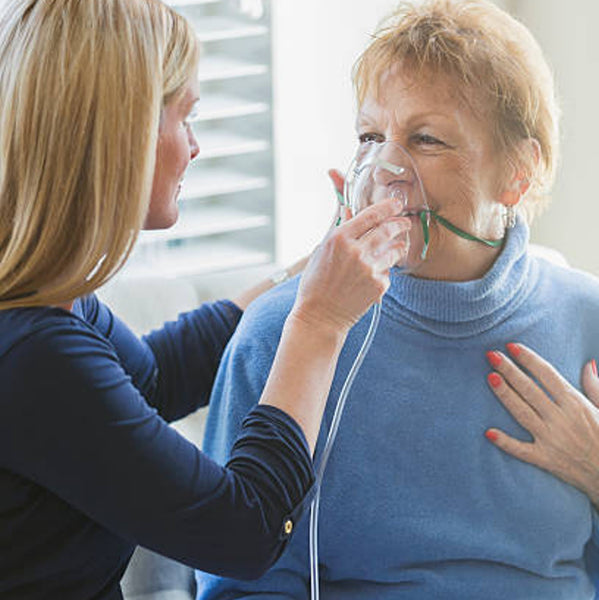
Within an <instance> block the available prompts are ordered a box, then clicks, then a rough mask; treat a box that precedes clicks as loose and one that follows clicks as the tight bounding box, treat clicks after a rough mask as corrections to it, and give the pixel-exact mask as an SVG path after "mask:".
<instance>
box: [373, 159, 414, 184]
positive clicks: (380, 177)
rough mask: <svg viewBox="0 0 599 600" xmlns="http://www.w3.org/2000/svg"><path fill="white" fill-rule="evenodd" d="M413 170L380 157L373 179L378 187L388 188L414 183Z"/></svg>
mask: <svg viewBox="0 0 599 600" xmlns="http://www.w3.org/2000/svg"><path fill="white" fill-rule="evenodd" d="M412 177H413V174H412V169H410V168H409V167H406V166H404V165H402V164H401V163H400V162H391V161H389V160H386V159H384V158H383V157H379V158H378V159H377V161H376V164H375V167H374V174H373V178H374V181H375V183H376V184H377V185H380V186H383V187H388V186H393V185H397V184H401V183H404V184H405V183H410V182H411V181H412Z"/></svg>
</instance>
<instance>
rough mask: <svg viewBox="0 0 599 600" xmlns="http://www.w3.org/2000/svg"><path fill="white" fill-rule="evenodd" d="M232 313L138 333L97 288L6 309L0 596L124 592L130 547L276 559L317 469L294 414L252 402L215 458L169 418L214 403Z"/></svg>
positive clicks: (204, 556) (236, 570)
mask: <svg viewBox="0 0 599 600" xmlns="http://www.w3.org/2000/svg"><path fill="white" fill-rule="evenodd" d="M240 315H241V311H240V310H239V309H238V308H237V307H236V306H235V305H234V304H232V303H230V302H227V301H222V302H217V303H214V304H205V305H203V306H201V307H200V308H198V309H197V310H195V311H192V312H189V313H186V314H183V315H180V317H179V318H178V320H177V321H176V322H173V323H168V324H166V325H165V326H164V327H163V328H162V329H160V330H158V331H155V332H152V333H151V334H149V335H148V336H146V337H144V338H142V339H139V338H138V337H137V336H135V335H134V334H133V333H132V332H131V331H130V330H129V329H128V328H127V327H126V326H125V325H124V324H123V323H122V322H121V321H120V320H119V319H118V318H117V317H115V316H114V315H113V314H112V313H111V311H110V310H109V309H108V308H107V307H106V306H105V305H103V304H102V303H100V302H99V301H98V299H97V298H96V297H95V296H93V295H92V296H90V297H88V298H85V299H81V300H78V301H77V302H76V303H75V306H74V308H73V311H72V312H68V311H65V310H62V309H59V308H49V307H40V308H27V309H12V310H5V311H0V389H1V390H2V393H1V394H0V409H1V415H2V418H1V419H0V597H1V598H19V599H23V600H24V599H28V598H32V599H33V598H61V599H63V600H68V599H71V598H73V599H75V598H76V599H77V600H82V599H85V598H102V599H116V598H121V597H122V595H121V591H120V584H119V582H120V578H121V576H122V573H123V571H124V569H125V567H126V565H127V563H128V560H129V558H130V556H131V554H132V552H133V549H134V547H135V545H137V544H140V545H143V546H146V547H148V548H151V549H153V550H155V551H157V552H159V553H162V554H165V555H167V556H170V557H172V558H175V559H177V560H179V561H181V562H184V563H186V564H188V565H190V566H194V567H198V568H201V569H203V570H206V571H210V572H214V573H220V574H222V575H226V576H233V577H241V578H254V577H258V576H259V575H260V574H261V573H262V572H263V571H264V570H265V569H266V568H267V567H268V566H269V565H270V564H272V563H273V562H274V561H275V560H276V559H277V557H278V556H279V555H280V554H281V552H282V550H283V549H284V547H285V545H286V543H287V539H288V538H289V535H290V533H291V531H292V530H293V527H292V526H293V524H294V522H295V521H296V520H297V519H298V518H299V516H300V514H301V512H302V511H303V507H304V505H305V503H306V495H307V493H308V491H309V490H310V488H311V487H312V483H313V478H314V475H313V470H312V462H311V458H310V454H309V450H308V447H307V444H306V441H305V438H304V436H303V433H302V431H301V429H300V428H299V426H298V425H297V423H296V422H295V421H294V420H293V419H291V418H290V417H289V416H288V415H286V413H284V412H282V411H280V410H278V409H276V408H274V407H270V406H258V407H257V408H255V409H254V410H252V411H251V412H250V413H249V415H248V416H247V418H246V419H245V421H244V426H243V428H242V431H241V434H240V436H239V438H238V440H237V443H236V444H235V446H234V448H233V450H232V452H231V455H230V457H229V461H228V463H227V464H226V466H224V467H223V466H219V465H218V464H217V463H215V462H213V461H212V460H210V459H209V458H207V457H206V456H205V455H204V454H202V453H201V452H200V451H199V450H198V449H197V448H196V446H194V445H193V444H192V443H190V442H189V441H187V440H186V439H184V438H183V437H182V436H180V435H179V434H178V433H177V432H176V431H175V430H174V429H172V428H171V427H169V426H168V424H167V421H171V420H175V419H178V418H180V417H183V416H185V415H186V414H189V413H190V412H192V411H194V410H195V409H197V408H198V407H200V406H202V405H205V404H206V403H207V402H208V399H209V397H210V392H211V389H212V383H213V380H214V376H215V373H216V369H217V367H218V363H219V360H220V357H221V355H222V352H223V350H224V347H225V345H226V344H227V342H228V340H229V338H230V336H231V334H232V333H233V331H234V329H235V327H236V325H237V322H238V320H239V318H240Z"/></svg>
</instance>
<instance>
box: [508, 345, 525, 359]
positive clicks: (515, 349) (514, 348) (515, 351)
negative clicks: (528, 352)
mask: <svg viewBox="0 0 599 600" xmlns="http://www.w3.org/2000/svg"><path fill="white" fill-rule="evenodd" d="M505 347H506V348H507V351H508V352H509V353H510V354H511V355H512V356H513V357H514V358H518V357H519V356H520V352H522V350H520V346H518V344H506V345H505Z"/></svg>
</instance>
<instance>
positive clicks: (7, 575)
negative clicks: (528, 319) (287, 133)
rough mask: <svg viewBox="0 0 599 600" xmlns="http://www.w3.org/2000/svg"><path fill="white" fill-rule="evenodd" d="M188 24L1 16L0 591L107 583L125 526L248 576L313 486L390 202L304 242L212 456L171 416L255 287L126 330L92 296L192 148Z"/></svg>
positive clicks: (191, 558) (146, 17)
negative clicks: (290, 306) (262, 383)
mask: <svg viewBox="0 0 599 600" xmlns="http://www.w3.org/2000/svg"><path fill="white" fill-rule="evenodd" d="M197 58H198V45H197V40H196V36H195V33H194V31H193V30H192V28H191V27H190V26H189V24H187V23H186V21H184V20H183V19H182V18H181V17H180V16H178V15H177V14H176V13H175V12H173V11H172V10H171V9H169V8H167V7H166V6H165V5H164V4H162V3H161V2H158V1H157V0H85V1H77V0H10V1H9V2H7V3H5V4H4V5H3V6H2V11H1V13H0V389H2V395H1V397H0V411H1V415H2V418H1V419H0V422H1V423H2V424H1V425H0V597H2V598H19V599H26V598H61V599H65V600H66V599H76V600H80V599H83V598H106V599H108V598H110V599H116V598H121V597H122V595H121V591H120V587H119V580H120V577H121V575H122V572H123V570H124V568H125V566H126V564H127V562H128V560H129V558H130V556H131V553H132V552H133V549H134V547H135V545H136V544H142V545H145V546H147V547H149V548H151V549H154V550H156V551H158V552H161V553H163V554H166V555H168V556H171V557H173V558H177V559H178V560H180V561H183V562H185V563H187V564H189V565H191V566H194V567H198V568H200V567H201V568H203V569H208V570H211V571H214V572H217V573H221V574H228V575H231V576H238V577H257V576H258V575H260V574H261V573H263V572H264V571H265V569H266V568H267V567H268V566H269V565H270V564H272V563H273V561H274V560H275V559H276V558H277V557H278V555H279V554H280V553H281V551H282V550H283V548H284V547H285V545H286V544H287V542H288V540H289V538H290V536H291V534H292V532H293V529H294V523H295V520H296V519H298V518H299V516H300V514H301V512H302V510H303V505H304V499H305V497H306V495H307V493H308V491H309V489H310V487H311V485H312V482H313V478H314V476H313V469H312V461H311V453H312V451H313V448H314V445H315V442H316V437H317V434H318V429H319V426H320V421H321V417H322V412H323V409H324V404H325V400H326V396H327V393H328V391H329V387H330V383H331V379H332V376H333V371H334V367H335V364H336V361H337V357H338V355H339V352H340V349H341V347H342V345H343V341H344V339H345V337H346V334H347V332H348V330H349V329H350V328H351V326H352V325H353V323H354V322H355V321H357V320H358V319H359V318H360V316H361V315H362V314H363V313H364V312H365V311H366V310H367V308H368V307H369V306H370V304H372V303H373V302H375V301H376V300H377V299H378V298H380V296H381V295H382V294H383V293H384V291H385V289H386V288H387V287H388V285H389V268H390V267H391V266H392V265H393V264H395V263H396V262H397V260H399V259H400V258H401V256H402V255H403V253H404V252H405V247H404V246H405V244H404V242H403V240H402V239H401V236H400V239H397V240H396V239H395V236H396V235H397V234H399V233H401V232H402V231H404V230H405V228H406V226H408V225H409V224H408V223H406V219H402V218H393V216H394V215H397V213H399V212H400V210H401V205H398V204H397V203H395V202H393V201H387V202H386V203H384V204H381V205H380V206H378V207H372V210H369V211H367V212H368V214H367V212H364V213H363V214H362V215H360V216H359V217H357V218H356V219H353V220H352V221H351V222H350V223H345V224H343V225H342V226H341V227H339V228H338V229H337V230H336V231H335V232H334V233H332V234H331V235H330V236H329V237H328V238H327V239H326V240H325V241H324V242H323V243H322V244H321V245H320V247H319V249H318V250H317V251H316V252H315V253H314V256H313V258H312V260H311V261H310V262H309V263H308V265H307V267H306V271H305V274H304V277H303V284H302V286H301V291H300V293H299V294H298V297H297V303H296V306H295V309H294V310H293V311H291V313H290V315H289V319H288V320H287V325H286V326H285V332H284V333H283V336H282V338H281V343H280V352H279V353H278V354H277V359H276V361H275V365H274V366H273V369H272V373H273V377H272V379H271V382H270V384H269V385H268V386H267V389H265V391H264V394H263V396H262V400H261V402H260V406H258V407H256V408H255V409H254V410H253V411H252V412H251V414H250V415H249V416H248V419H247V420H246V421H245V424H244V425H243V427H242V431H241V432H240V436H239V441H238V443H237V445H236V447H235V449H234V450H233V453H232V457H231V460H230V461H229V463H228V465H227V466H226V467H225V468H223V467H221V466H218V465H217V464H215V463H214V462H213V461H212V460H210V459H209V458H207V457H206V456H204V455H203V454H202V453H201V452H200V451H199V450H198V449H197V448H196V447H195V446H194V445H193V444H191V443H189V442H187V441H186V440H185V439H184V438H182V437H180V436H179V435H178V434H177V433H176V432H175V431H174V430H173V429H171V428H170V427H169V426H168V425H167V423H166V422H165V421H169V420H174V419H177V418H180V417H182V416H184V415H186V414H188V413H190V412H191V411H193V410H195V409H196V408H197V407H198V406H200V405H202V404H205V403H206V401H207V400H208V398H209V395H210V390H211V387H212V383H213V378H214V375H215V372H216V367H217V365H218V361H219V359H220V356H221V353H222V350H223V348H224V346H225V345H226V343H227V341H228V339H229V337H230V336H231V334H232V332H233V330H234V328H235V326H236V325H237V322H238V320H239V318H240V315H241V309H242V308H243V307H244V305H245V303H246V302H247V301H248V300H249V299H250V297H251V296H252V294H255V293H256V290H254V292H251V293H249V295H248V294H246V295H244V296H243V298H245V299H244V300H243V299H242V300H238V301H237V303H233V302H230V301H221V302H216V303H214V304H206V305H204V306H202V307H200V308H198V309H197V310H195V311H191V312H189V313H187V314H185V315H181V316H180V317H179V319H178V321H177V322H176V323H170V324H167V325H166V326H165V327H164V328H163V329H160V330H158V331H155V332H153V333H152V334H150V335H149V336H147V337H146V338H144V340H139V339H137V338H136V337H135V336H134V335H133V333H132V332H131V331H130V330H129V329H128V328H127V327H126V326H125V325H124V324H123V323H122V322H121V321H119V320H118V319H117V318H116V317H115V316H114V315H113V314H112V313H111V312H110V310H109V309H108V308H107V307H106V306H104V305H102V303H100V302H99V301H98V299H97V297H96V296H95V295H94V294H93V292H94V291H95V290H96V289H97V288H98V287H99V286H100V285H101V284H103V283H104V282H105V281H107V280H108V279H109V278H110V277H111V276H112V275H113V274H114V273H115V272H116V271H117V270H118V269H119V268H120V266H121V265H122V263H123V262H124V260H125V259H126V257H127V255H128V254H129V252H130V251H131V248H132V245H133V243H134V242H135V239H136V237H137V235H138V233H139V230H140V229H141V228H142V227H145V228H151V229H156V228H165V227H169V226H171V225H172V224H173V223H174V222H175V221H176V219H177V196H178V192H179V190H180V182H181V178H182V176H183V173H184V171H185V169H186V168H187V166H188V164H189V162H190V160H192V159H193V158H195V156H197V154H198V152H199V148H198V144H197V142H196V140H195V138H194V136H193V133H192V132H191V129H190V127H189V123H188V117H189V114H190V112H191V110H192V107H193V106H194V104H195V103H196V102H197V100H198V89H197V81H196V75H195V73H196V71H197Z"/></svg>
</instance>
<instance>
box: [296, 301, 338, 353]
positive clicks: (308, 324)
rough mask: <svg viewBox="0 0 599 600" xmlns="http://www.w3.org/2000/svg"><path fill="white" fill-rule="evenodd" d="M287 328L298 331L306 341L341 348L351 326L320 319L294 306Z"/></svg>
mask: <svg viewBox="0 0 599 600" xmlns="http://www.w3.org/2000/svg"><path fill="white" fill-rule="evenodd" d="M285 329H286V330H288V331H293V332H294V333H297V335H298V336H300V335H301V336H302V338H303V339H305V340H306V341H308V340H312V341H314V342H315V343H318V344H319V345H324V346H329V347H336V348H338V349H340V348H341V347H343V344H344V343H345V339H346V338H347V334H348V332H349V328H348V327H346V326H342V325H340V324H336V323H333V322H328V321H326V320H324V319H319V318H318V317H316V316H315V315H312V314H310V313H309V312H307V311H305V310H302V309H301V308H300V307H297V306H294V307H293V309H292V310H291V312H290V313H289V315H288V317H287V320H286V322H285Z"/></svg>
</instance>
